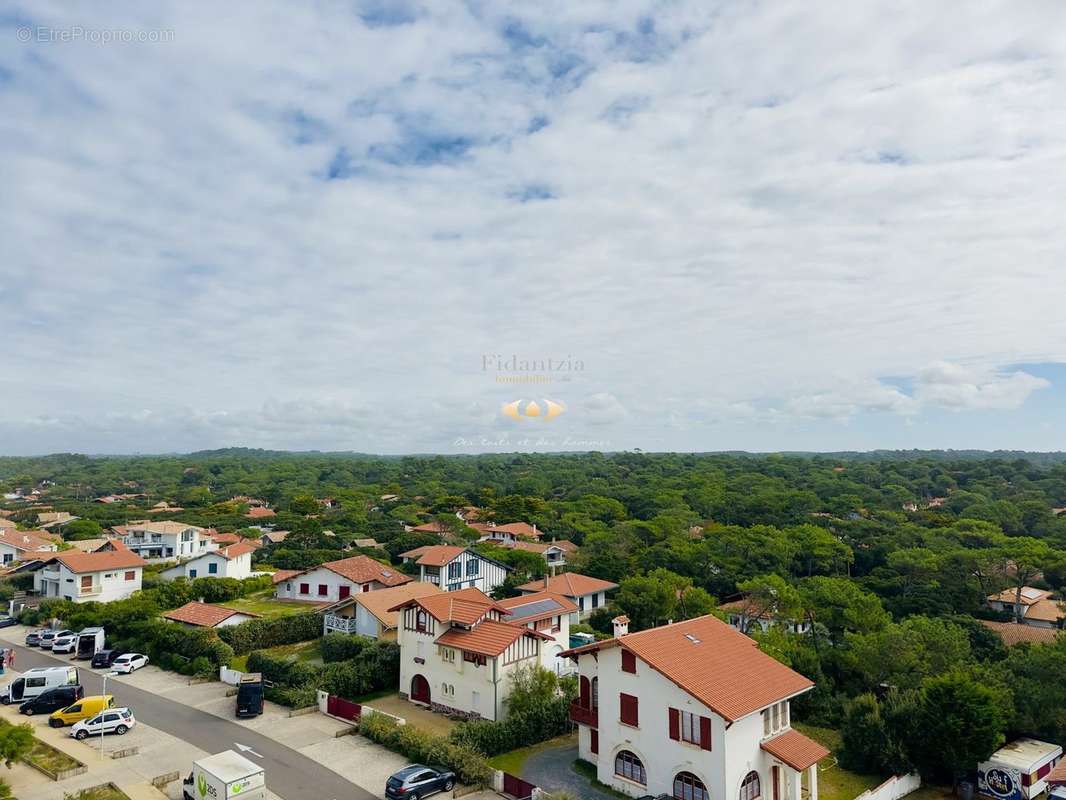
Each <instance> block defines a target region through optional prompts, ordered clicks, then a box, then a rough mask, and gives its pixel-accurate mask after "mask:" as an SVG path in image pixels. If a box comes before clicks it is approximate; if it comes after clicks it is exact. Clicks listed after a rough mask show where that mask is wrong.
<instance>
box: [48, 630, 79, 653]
mask: <svg viewBox="0 0 1066 800" xmlns="http://www.w3.org/2000/svg"><path fill="white" fill-rule="evenodd" d="M77 649H78V634H76V633H61V634H59V635H57V636H56V637H55V638H54V639H53V640H52V652H53V653H73V652H74V651H75V650H77Z"/></svg>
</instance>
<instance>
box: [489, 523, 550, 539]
mask: <svg viewBox="0 0 1066 800" xmlns="http://www.w3.org/2000/svg"><path fill="white" fill-rule="evenodd" d="M491 530H496V531H505V532H506V533H513V534H514V535H515V536H528V537H529V538H530V539H539V538H540V537H541V535H542V534H541V532H540V531H538V530H537V529H536V528H535V527H533V526H532V525H530V524H529V523H528V522H508V523H505V524H503V525H494V526H493V527H492V528H491Z"/></svg>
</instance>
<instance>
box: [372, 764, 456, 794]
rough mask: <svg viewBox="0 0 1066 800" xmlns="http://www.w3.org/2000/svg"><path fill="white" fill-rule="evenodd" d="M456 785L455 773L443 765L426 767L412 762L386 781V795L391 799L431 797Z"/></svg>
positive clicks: (448, 790)
mask: <svg viewBox="0 0 1066 800" xmlns="http://www.w3.org/2000/svg"><path fill="white" fill-rule="evenodd" d="M453 786H455V773H454V772H452V771H450V770H446V769H444V768H443V767H424V766H422V765H421V764H411V765H410V766H408V767H404V768H403V769H401V770H400V771H399V772H395V773H393V775H392V777H391V778H389V779H388V780H387V781H386V782H385V797H387V798H389V800H409V799H410V798H415V800H417V799H418V798H420V797H429V795H431V794H436V793H437V792H450V791H451V790H452V787H453Z"/></svg>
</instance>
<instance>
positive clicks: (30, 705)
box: [19, 683, 85, 717]
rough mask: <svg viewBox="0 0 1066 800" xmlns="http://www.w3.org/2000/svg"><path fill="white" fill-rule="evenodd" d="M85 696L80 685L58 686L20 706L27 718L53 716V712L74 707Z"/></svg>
mask: <svg viewBox="0 0 1066 800" xmlns="http://www.w3.org/2000/svg"><path fill="white" fill-rule="evenodd" d="M84 696H85V689H83V688H82V685H81V684H80V683H77V684H74V685H73V686H57V687H56V688H55V689H49V690H48V691H47V692H44V693H42V694H39V695H37V696H36V697H33V698H30V699H29V700H27V701H26V702H25V703H23V704H22V705H20V706H19V711H20V712H22V713H23V714H25V715H26V716H27V717H32V716H33V715H34V714H51V713H52V712H53V711H58V710H60V709H61V708H66V707H67V706H69V705H72V704H73V703H74V702H75V701H77V700H80V699H81V698H82V697H84Z"/></svg>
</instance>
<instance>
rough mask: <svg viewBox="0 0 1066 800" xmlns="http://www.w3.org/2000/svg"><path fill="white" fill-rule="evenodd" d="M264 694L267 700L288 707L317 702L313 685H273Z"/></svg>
mask: <svg viewBox="0 0 1066 800" xmlns="http://www.w3.org/2000/svg"><path fill="white" fill-rule="evenodd" d="M265 694H266V698H267V699H268V700H270V701H272V702H274V703H278V704H279V705H283V706H288V707H289V708H307V706H313V705H315V704H316V703H317V702H318V694H317V692H316V690H315V687H314V686H273V687H271V688H269V689H267V690H266V692H265Z"/></svg>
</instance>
